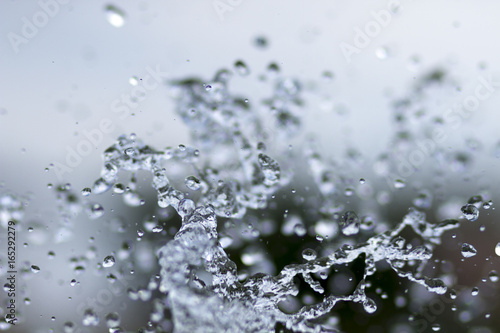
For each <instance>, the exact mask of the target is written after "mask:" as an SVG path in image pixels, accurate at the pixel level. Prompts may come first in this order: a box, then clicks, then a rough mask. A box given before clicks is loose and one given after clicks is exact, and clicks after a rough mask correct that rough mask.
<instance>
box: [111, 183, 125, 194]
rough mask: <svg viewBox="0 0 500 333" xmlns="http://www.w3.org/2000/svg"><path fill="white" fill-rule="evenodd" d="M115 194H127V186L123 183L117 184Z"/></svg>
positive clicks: (114, 187) (114, 189) (114, 188)
mask: <svg viewBox="0 0 500 333" xmlns="http://www.w3.org/2000/svg"><path fill="white" fill-rule="evenodd" d="M113 192H114V193H116V194H123V193H124V192H125V186H124V185H123V184H121V183H116V184H115V186H113Z"/></svg>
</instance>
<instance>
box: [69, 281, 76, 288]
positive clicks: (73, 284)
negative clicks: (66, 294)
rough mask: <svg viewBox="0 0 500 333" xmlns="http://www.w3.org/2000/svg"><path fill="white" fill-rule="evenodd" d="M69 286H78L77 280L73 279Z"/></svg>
mask: <svg viewBox="0 0 500 333" xmlns="http://www.w3.org/2000/svg"><path fill="white" fill-rule="evenodd" d="M69 285H70V286H72V287H74V286H76V280H75V279H72V280H71V281H70V282H69Z"/></svg>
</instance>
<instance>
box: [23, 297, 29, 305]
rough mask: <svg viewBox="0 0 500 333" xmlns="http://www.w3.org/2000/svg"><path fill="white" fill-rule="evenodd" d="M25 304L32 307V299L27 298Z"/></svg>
mask: <svg viewBox="0 0 500 333" xmlns="http://www.w3.org/2000/svg"><path fill="white" fill-rule="evenodd" d="M24 304H26V305H30V304H31V299H30V298H29V297H26V298H25V299H24Z"/></svg>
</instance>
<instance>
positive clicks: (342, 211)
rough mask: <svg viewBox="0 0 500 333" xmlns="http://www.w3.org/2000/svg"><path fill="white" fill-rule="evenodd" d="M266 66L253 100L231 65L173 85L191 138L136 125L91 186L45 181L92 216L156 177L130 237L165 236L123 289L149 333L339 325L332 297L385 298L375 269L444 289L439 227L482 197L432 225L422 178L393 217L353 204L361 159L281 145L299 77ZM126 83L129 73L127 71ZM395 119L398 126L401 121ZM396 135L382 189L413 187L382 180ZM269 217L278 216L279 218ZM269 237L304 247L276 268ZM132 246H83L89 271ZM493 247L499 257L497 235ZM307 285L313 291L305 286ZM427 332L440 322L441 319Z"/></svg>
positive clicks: (380, 199) (88, 312) (451, 225)
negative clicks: (135, 284) (168, 140)
mask: <svg viewBox="0 0 500 333" xmlns="http://www.w3.org/2000/svg"><path fill="white" fill-rule="evenodd" d="M109 11H110V12H109V13H108V19H109V21H110V23H111V24H112V25H114V26H117V27H118V26H121V25H123V23H124V22H123V21H119V18H121V19H122V20H123V17H124V15H123V13H121V14H120V11H119V10H117V9H116V8H114V9H113V10H111V9H109ZM120 22H121V23H120ZM269 67H270V68H269V71H268V72H269V73H268V74H272V75H269V76H268V77H267V80H269V82H271V85H272V87H271V90H270V91H272V93H271V96H268V97H267V98H265V99H264V100H263V103H262V105H259V107H255V108H254V107H252V106H251V103H248V99H246V98H244V97H239V96H236V95H234V94H233V93H231V92H230V90H229V82H230V79H231V76H232V75H233V73H232V72H231V71H229V70H221V71H219V72H218V73H217V74H216V75H215V77H214V78H213V79H212V80H207V81H205V80H199V79H195V78H189V79H185V80H179V81H174V82H171V83H170V88H171V93H172V95H173V97H174V98H175V99H176V103H177V104H176V112H177V113H178V114H179V115H180V117H181V119H182V120H183V121H184V122H185V124H186V125H187V126H188V128H189V130H190V134H191V142H190V145H184V144H181V145H178V146H177V147H167V148H165V149H156V148H153V147H151V146H149V145H147V144H145V143H144V142H143V141H142V140H141V139H140V138H138V137H137V136H136V135H135V134H131V135H121V136H119V137H118V139H117V141H116V142H115V143H114V144H113V145H111V146H110V147H109V148H107V149H106V150H105V151H104V152H103V168H102V171H101V174H100V177H99V178H98V179H97V180H96V181H95V182H94V184H93V186H92V187H91V188H90V187H89V188H87V187H86V188H83V190H81V192H80V194H81V195H79V196H78V198H76V196H74V194H72V192H71V190H70V187H69V186H61V187H57V188H56V189H55V190H56V191H57V196H58V200H59V202H60V204H61V206H64V208H63V209H62V210H61V211H62V215H63V219H64V221H65V223H66V222H68V221H70V220H71V219H72V217H74V216H75V215H76V214H77V213H78V212H79V211H81V210H83V211H84V212H85V213H86V215H87V216H88V217H89V218H90V219H92V220H96V223H97V222H100V221H101V220H104V219H105V218H107V215H108V213H107V212H108V210H107V208H106V209H105V204H101V203H97V202H93V201H92V202H90V201H88V200H89V198H90V196H91V195H92V198H95V197H96V196H97V195H99V194H102V193H105V192H108V191H109V192H112V193H113V194H114V195H116V196H120V197H121V199H122V200H123V202H124V203H125V205H126V206H128V207H134V208H135V207H138V206H142V205H143V204H144V199H143V196H142V194H141V193H139V192H140V191H139V190H140V187H139V186H138V180H137V178H136V177H137V175H138V174H139V172H146V173H149V174H150V175H151V176H152V180H151V187H152V188H153V190H154V192H155V201H156V204H157V206H158V208H157V209H156V211H155V213H154V215H153V216H152V217H151V216H149V217H148V218H147V219H146V220H145V221H141V222H140V223H139V224H138V227H137V228H136V229H134V232H135V233H136V234H135V235H134V237H137V241H138V242H139V241H141V242H142V243H143V244H144V243H146V242H147V241H148V240H147V238H148V237H149V236H151V235H152V234H156V235H157V236H161V237H163V238H162V243H161V244H159V243H158V244H155V243H152V244H155V246H156V248H155V249H154V251H155V253H156V259H157V263H158V265H159V274H157V275H155V276H152V277H151V280H150V281H149V283H148V286H147V287H144V288H138V289H132V288H130V289H129V290H128V291H127V292H128V296H129V298H131V299H134V300H143V301H149V300H151V299H152V300H153V302H152V304H153V310H152V312H151V314H150V326H151V327H150V328H151V330H150V331H151V332H155V331H157V332H161V331H162V327H167V328H168V327H169V328H171V329H172V328H175V331H176V332H199V331H203V332H274V331H275V329H276V328H277V327H286V328H287V329H290V330H293V331H297V332H323V331H327V330H329V331H337V330H338V329H339V327H340V323H341V321H342V319H338V320H337V321H333V322H332V321H328V320H327V321H325V318H328V317H330V319H331V318H333V313H334V311H335V309H336V305H338V304H340V303H353V304H355V306H358V307H359V308H360V309H362V310H363V311H365V312H366V313H368V314H374V313H375V314H376V313H377V311H380V310H379V309H380V304H379V302H378V299H377V296H372V295H374V294H373V293H372V292H371V290H372V289H375V290H379V289H380V292H379V291H377V293H378V294H380V295H384V294H385V297H387V293H385V292H384V291H383V290H382V288H374V285H375V284H376V283H377V278H376V276H377V274H379V273H380V272H382V271H384V270H388V271H390V272H391V273H392V274H393V275H394V276H397V278H399V279H400V283H404V282H405V281H408V282H409V283H411V284H413V285H418V286H419V288H422V287H423V288H425V289H426V290H427V291H429V292H431V293H435V294H438V295H443V294H445V293H446V292H447V290H448V287H447V285H446V284H447V283H448V282H449V281H450V280H451V278H450V277H449V276H438V277H435V275H433V273H432V271H429V270H426V268H428V266H429V265H428V264H429V262H430V260H431V258H432V257H433V254H434V250H435V249H436V248H437V247H438V246H439V245H440V244H441V241H442V236H443V234H444V233H445V232H446V231H449V230H452V229H457V228H459V227H460V224H461V223H466V222H467V221H465V222H464V221H463V219H459V213H460V212H461V214H462V216H463V217H464V218H465V219H466V220H468V221H476V220H477V219H478V218H479V208H481V207H482V208H484V209H488V208H489V207H490V206H491V204H490V203H488V204H487V207H485V206H484V205H483V200H482V199H478V198H479V197H473V198H476V199H474V200H472V199H473V198H471V199H470V200H469V202H468V203H467V204H466V205H464V206H462V207H461V205H459V206H458V207H457V209H456V210H458V211H454V214H455V217H457V219H447V220H444V221H441V222H438V223H436V222H432V221H428V218H427V216H431V215H429V214H426V213H424V210H426V209H429V208H430V207H431V206H432V204H433V201H435V200H437V199H436V197H438V195H435V194H434V193H431V192H430V191H428V190H426V189H423V188H419V189H418V191H417V192H416V195H415V197H414V198H413V200H412V202H413V204H414V206H415V207H410V208H409V209H407V210H406V211H405V214H404V217H403V218H402V220H401V221H400V222H399V223H396V222H386V221H383V219H382V218H381V216H382V214H381V213H380V211H379V210H377V209H376V208H373V209H372V208H370V209H369V210H367V209H364V210H363V209H361V208H362V207H363V205H362V204H359V205H358V204H357V202H356V200H358V199H359V198H358V197H361V196H362V195H363V191H365V190H366V191H372V190H373V189H372V187H371V186H372V184H373V183H375V181H374V180H373V181H372V178H367V179H369V181H368V182H367V181H366V180H365V178H359V176H358V177H352V176H349V174H348V173H349V171H351V170H352V169H354V168H355V165H357V164H359V163H361V162H360V159H359V157H357V154H356V153H355V152H351V154H350V155H349V156H350V158H349V159H348V161H347V162H345V165H338V164H336V163H335V162H333V161H331V160H329V159H328V158H325V157H324V156H323V155H325V154H324V152H323V151H322V150H321V149H319V148H318V145H317V144H316V143H315V142H314V140H302V141H306V142H307V143H306V144H303V145H296V146H294V147H293V149H292V148H291V147H290V146H291V145H290V142H292V140H293V139H295V138H297V137H299V139H300V140H301V139H302V137H301V131H300V128H301V127H302V121H303V120H302V115H301V112H300V111H301V105H302V104H303V100H302V97H301V94H302V90H303V88H302V84H301V83H300V82H299V81H297V80H293V79H288V78H282V77H280V76H279V74H278V73H279V68H278V67H277V65H275V64H272V65H271V66H269ZM234 69H235V72H236V73H237V74H238V75H239V76H249V74H250V69H249V68H248V65H247V64H245V63H244V62H243V61H237V62H236V63H235V64H234ZM328 76H329V77H330V78H331V77H332V76H333V74H329V75H328ZM131 84H136V82H135V81H133V80H131ZM406 107H408V105H398V106H397V107H396V110H397V112H402V109H404V108H406ZM400 125H401V128H405V126H407V125H408V124H400ZM408 127H410V126H408ZM300 140H299V141H300ZM406 141H407V140H406V139H405V136H404V135H400V136H398V137H397V138H395V144H394V145H395V147H396V148H395V150H394V151H392V152H391V153H390V154H389V153H388V154H385V155H384V154H382V155H381V156H379V157H378V160H377V162H376V163H375V171H376V173H377V174H378V175H379V176H383V177H386V176H387V177H386V178H387V180H388V181H387V183H388V185H389V186H388V189H389V190H388V191H397V193H403V192H404V191H407V190H409V188H410V187H411V185H412V184H411V183H410V182H408V181H407V180H403V179H401V178H394V179H391V177H389V176H388V175H390V173H391V172H392V170H394V168H395V163H396V162H394V161H396V160H397V157H399V156H401V155H402V154H404V152H405V151H411V149H414V147H412V146H411V144H409V143H408V142H406ZM441 157H442V156H440V157H439V158H441ZM393 160H394V161H393ZM391 161H393V162H391ZM391 163H392V164H391ZM297 164H300V165H299V167H298V166H297ZM170 166H180V168H177V169H178V170H180V171H175V172H174V171H170V170H171V168H169V167H170ZM301 168H303V169H304V170H307V172H303V170H302V169H301ZM177 169H176V170H177ZM170 172H171V173H170ZM301 173H304V174H307V176H305V177H310V179H308V180H310V183H309V184H308V186H307V187H306V188H304V190H303V191H301V189H300V188H298V187H296V186H295V185H296V183H295V182H297V183H298V179H299V176H303V175H302V174H301ZM363 175H364V174H363ZM127 177H128V181H127ZM124 179H125V181H124ZM179 180H180V181H179ZM292 183H293V185H294V187H293V189H291V188H290V185H291V184H292ZM301 192H303V193H301ZM284 193H286V194H284ZM346 197H347V199H348V200H347V201H346V200H345V199H346ZM276 198H278V199H280V198H282V199H283V200H282V201H285V202H290V203H291V204H292V205H296V206H300V207H303V212H301V213H298V212H297V211H289V210H288V209H282V208H283V206H282V204H281V202H280V201H279V200H277V199H276ZM373 198H374V199H373V200H372V201H369V200H368V199H365V200H366V201H365V205H366V206H367V207H370V206H372V205H373V206H375V207H379V206H383V205H382V203H389V202H390V201H391V199H390V195H389V192H383V191H381V192H380V193H377V194H376V195H373ZM78 200H83V202H78ZM351 200H352V202H354V203H352V202H351ZM370 200H371V199H370ZM20 202H21V201H20V199H18V198H16V197H15V196H12V195H4V196H1V197H0V217H1V222H2V225H4V223H6V222H4V221H9V220H20V219H22V211H23V207H22V204H20ZM366 202H370V203H369V204H367V203H366ZM462 204H463V203H462ZM287 207H289V206H287ZM460 207H461V209H460ZM167 208H168V209H170V210H171V212H172V214H176V215H177V216H178V217H179V218H180V222H179V223H180V227H179V229H178V230H172V228H173V227H172V226H170V225H168V224H161V223H160V222H158V220H159V216H160V215H161V214H167V213H165V212H168V211H169V210H168V209H167ZM358 208H359V209H358ZM268 211H271V212H278V213H273V214H271V213H268ZM366 212H369V213H370V214H366ZM278 215H279V216H280V219H277V218H275V216H278ZM402 215H403V214H402ZM103 216H104V217H103ZM460 221H463V222H460ZM66 225H68V223H66ZM69 225H70V224H69ZM116 229H117V230H119V229H120V228H116ZM167 235H168V237H167ZM277 237H288V238H291V239H296V240H300V241H301V242H302V243H298V242H297V243H296V244H300V245H297V247H298V248H300V247H301V246H303V247H301V248H300V249H299V254H300V255H299V256H298V258H297V261H299V262H301V263H293V262H292V263H289V264H288V265H282V266H278V265H275V264H273V263H272V261H271V260H269V259H268V258H266V252H267V249H266V248H265V246H264V245H263V243H269V241H270V242H271V243H279V240H278V241H277V240H276V239H277ZM264 239H265V240H266V242H264V241H263V240H264ZM130 244H132V242H131V243H130ZM130 244H127V243H124V245H123V247H122V248H121V249H120V250H119V251H110V252H107V253H103V254H102V256H103V257H104V256H105V257H104V259H102V258H103V257H99V256H98V255H97V253H96V251H95V249H94V251H89V254H88V255H89V256H94V257H97V259H96V260H98V261H99V267H100V268H102V267H104V268H105V269H104V271H106V274H104V276H105V278H106V279H107V280H108V281H109V282H110V283H115V281H116V280H117V279H119V274H118V273H117V272H114V271H113V270H114V269H117V271H119V268H117V266H120V265H121V264H122V263H125V262H127V259H128V258H129V256H130V255H131V252H132V250H131V246H130ZM271 245H273V244H271ZM271 245H270V246H271ZM320 245H321V246H320ZM238 247H239V248H238ZM235 249H238V250H241V251H240V252H239V253H238V255H234V253H235ZM109 253H111V254H112V255H107V254H109ZM495 253H496V254H497V255H499V256H500V243H499V244H498V245H497V247H496V248H495ZM461 254H462V256H463V257H465V258H469V257H472V256H475V255H476V254H477V250H476V249H475V248H474V247H473V246H472V245H470V244H468V243H463V244H462V246H461ZM101 260H102V261H101ZM153 260H154V259H153ZM292 260H293V259H292ZM350 265H360V266H359V267H361V268H360V269H358V270H359V271H360V274H359V275H360V276H359V278H356V279H351V280H349V282H351V284H352V290H348V291H343V292H341V293H340V292H339V293H333V292H331V288H330V286H329V284H330V282H329V281H331V280H334V281H335V278H337V277H338V276H341V272H339V271H340V270H341V269H346V267H347V268H348V267H350ZM101 266H102V267H101ZM43 267H45V266H43ZM72 268H73V270H74V272H75V274H77V273H79V272H83V271H85V269H86V261H85V260H84V259H81V258H75V260H73V261H72ZM31 270H32V272H33V273H36V272H38V271H40V268H38V266H35V265H32V266H31ZM41 274H43V272H42V273H41ZM41 274H39V275H41ZM120 274H121V272H120ZM117 276H118V277H117ZM488 278H489V280H490V281H491V282H496V281H498V274H497V273H496V271H493V270H492V271H490V273H489V275H488ZM298 281H300V283H298ZM445 281H446V282H447V283H445ZM78 284H79V282H78V283H77V281H76V279H72V280H71V282H70V285H71V286H77V285H78ZM75 288H77V287H75ZM154 291H158V293H156V292H154ZM305 293H307V296H308V297H309V298H306V297H304V296H303V295H304V294H305ZM471 294H472V295H474V296H476V295H477V297H478V298H480V297H481V294H482V292H481V293H479V291H478V289H477V290H476V289H474V290H473V291H472V293H471ZM311 295H312V296H311ZM453 295H454V296H453ZM450 297H452V299H453V297H455V298H456V293H455V292H454V291H451V292H450ZM298 298H301V299H302V300H304V299H307V302H305V301H304V302H302V303H300V304H299V305H297V306H295V307H294V308H293V307H291V308H290V309H292V310H290V309H289V308H287V305H286V304H288V303H290V300H294V299H298ZM381 298H382V299H383V298H384V297H382V296H381ZM403 299H404V297H403ZM287 302H288V303H287ZM101 318H104V320H102V322H103V323H105V324H106V326H107V327H108V328H109V330H110V331H112V330H114V331H117V332H118V331H120V330H121V329H120V328H119V327H118V326H119V325H120V322H121V320H120V315H119V314H118V313H114V312H103V313H100V312H99V313H98V311H97V310H96V309H92V308H88V309H85V310H84V312H83V317H82V318H81V324H82V325H83V326H89V327H94V326H99V325H100V324H101ZM76 326H78V325H77V324H74V323H73V322H67V323H65V324H64V330H65V331H73V330H75V327H76ZM155 328H157V329H156V330H155ZM431 328H432V330H434V331H439V330H441V326H440V325H439V324H437V323H434V324H433V326H432V327H431Z"/></svg>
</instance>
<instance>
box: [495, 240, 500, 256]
mask: <svg viewBox="0 0 500 333" xmlns="http://www.w3.org/2000/svg"><path fill="white" fill-rule="evenodd" d="M495 254H496V255H497V256H499V257H500V242H498V244H497V246H495Z"/></svg>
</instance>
